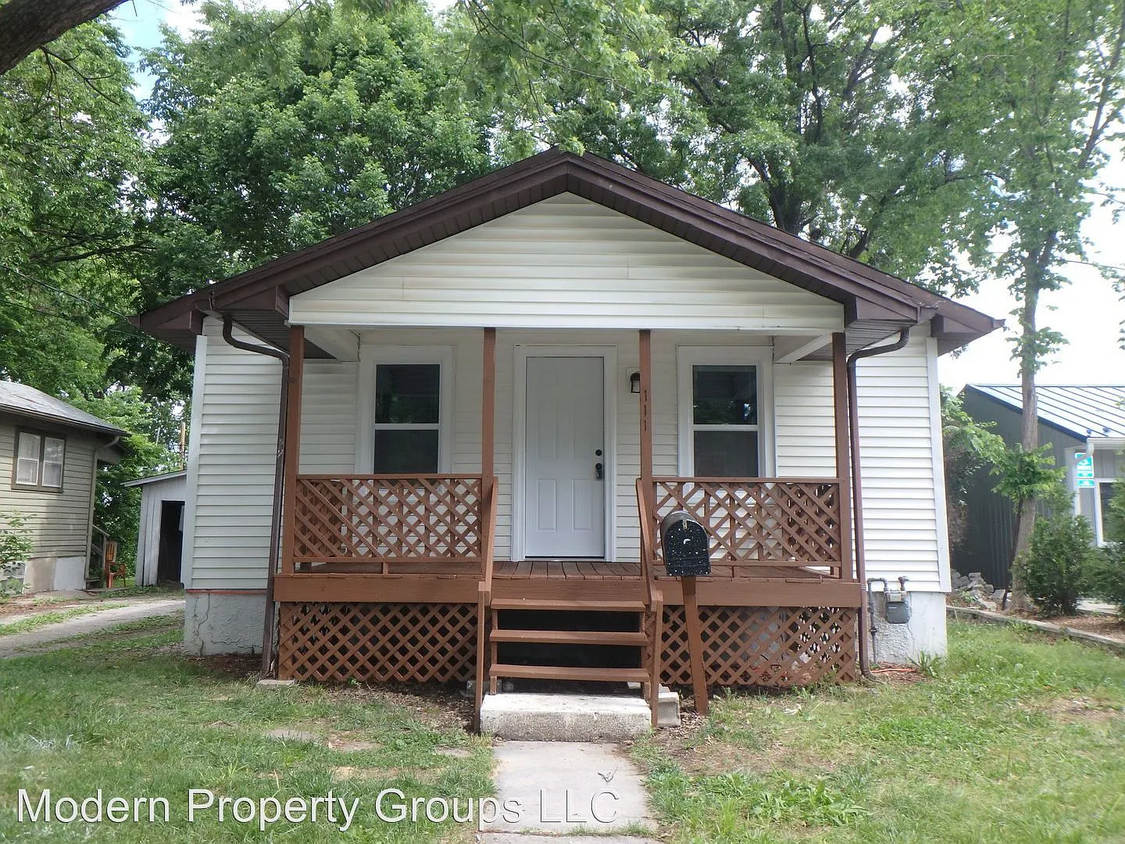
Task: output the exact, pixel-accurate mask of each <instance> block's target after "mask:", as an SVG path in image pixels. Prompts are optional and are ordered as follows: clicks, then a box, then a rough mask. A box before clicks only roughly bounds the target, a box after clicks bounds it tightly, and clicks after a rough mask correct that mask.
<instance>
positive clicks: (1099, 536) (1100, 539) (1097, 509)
mask: <svg viewBox="0 0 1125 844" xmlns="http://www.w3.org/2000/svg"><path fill="white" fill-rule="evenodd" d="M1119 480H1121V478H1104V477H1098V478H1094V489H1093V492H1094V544H1095V545H1097V546H1098V547H1099V548H1101V547H1103V546H1104V545H1105V544H1106V542H1107V541H1108V540H1107V539H1106V538H1105V525H1104V523H1103V519H1104V518H1105V514H1104V513H1103V512H1102V484H1106V485H1107V486H1110V487H1112V486H1113V485H1114V484H1115V483H1117V482H1118V481H1119Z"/></svg>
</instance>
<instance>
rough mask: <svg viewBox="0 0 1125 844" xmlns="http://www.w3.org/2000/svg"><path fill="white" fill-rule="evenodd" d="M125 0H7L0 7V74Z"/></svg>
mask: <svg viewBox="0 0 1125 844" xmlns="http://www.w3.org/2000/svg"><path fill="white" fill-rule="evenodd" d="M124 2H125V0H51V2H50V3H45V2H43V0H8V2H7V3H5V4H4V5H2V6H0V75H2V74H5V73H7V72H8V71H9V70H11V69H12V68H13V67H15V66H16V65H17V64H19V63H20V61H21V60H22V59H24V58H25V57H27V56H29V55H31V53H33V52H35V50H37V49H40V48H41V47H43V45H45V44H47V43H49V42H51V41H54V40H55V39H56V38H58V37H60V36H61V35H63V34H64V33H66V32H68V31H69V30H71V29H74V27H76V26H79V25H80V24H83V23H86V22H87V21H92V20H93V19H94V18H96V17H98V16H99V15H104V14H105V13H106V12H108V11H110V10H111V9H115V8H117V7H118V6H120V5H121V4H122V3H124Z"/></svg>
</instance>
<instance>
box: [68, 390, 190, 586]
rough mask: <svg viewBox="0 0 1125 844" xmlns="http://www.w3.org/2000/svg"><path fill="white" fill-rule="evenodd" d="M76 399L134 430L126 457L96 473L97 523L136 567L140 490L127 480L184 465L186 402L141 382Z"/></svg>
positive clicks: (124, 449) (123, 557)
mask: <svg viewBox="0 0 1125 844" xmlns="http://www.w3.org/2000/svg"><path fill="white" fill-rule="evenodd" d="M75 404H77V405H78V406H79V407H81V408H82V409H83V410H85V411H87V412H88V413H93V414H94V415H95V416H97V417H98V418H100V419H105V420H106V421H107V422H111V423H113V424H114V425H116V426H117V427H119V428H122V429H124V430H126V431H129V432H130V435H129V436H128V437H127V438H125V439H124V440H123V441H122V443H121V448H122V452H123V455H122V458H121V460H120V461H119V462H118V463H116V464H114V465H112V466H103V467H102V468H101V469H100V470H99V472H98V479H97V494H96V496H95V499H94V523H95V524H96V525H98V527H100V528H101V529H102V530H104V531H105V532H106V533H107V534H108V535H109V537H110V538H111V539H114V540H116V541H117V542H118V543H119V550H118V554H119V559H120V560H121V561H122V562H124V563H125V564H126V565H127V566H129V567H132V566H133V563H134V562H135V560H136V553H137V533H138V530H139V527H140V512H141V489H140V487H127V486H125V483H126V482H127V481H131V480H134V479H135V478H141V477H146V476H148V475H154V474H158V473H160V472H171V471H176V470H179V469H181V468H183V465H182V459H181V458H182V456H181V455H179V454H177V446H178V444H179V437H180V424H181V423H182V422H183V421H184V419H185V418H186V416H185V412H186V408H185V405H184V403H183V402H177V401H163V402H162V401H155V400H153V399H151V398H150V397H148V396H145V395H144V394H143V393H142V391H141V390H140V389H138V388H137V387H114V388H110V389H109V390H107V391H106V392H105V394H104V395H102V396H97V397H94V398H91V399H76V400H75Z"/></svg>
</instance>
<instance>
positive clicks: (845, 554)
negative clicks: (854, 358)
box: [832, 331, 861, 580]
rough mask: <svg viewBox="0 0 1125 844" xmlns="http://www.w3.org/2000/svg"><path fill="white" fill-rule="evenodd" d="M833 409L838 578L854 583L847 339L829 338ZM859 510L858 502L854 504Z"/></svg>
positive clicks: (835, 334) (841, 334)
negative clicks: (838, 536) (838, 542)
mask: <svg viewBox="0 0 1125 844" xmlns="http://www.w3.org/2000/svg"><path fill="white" fill-rule="evenodd" d="M832 409H833V426H834V430H835V433H836V479H837V481H838V482H839V484H840V577H841V579H843V580H854V579H855V572H854V569H853V565H852V492H851V469H850V463H849V461H848V456H849V451H848V449H849V444H848V443H849V439H848V345H847V335H846V334H844V332H842V331H838V332H836V333H834V334H833V335H832ZM855 506H856V507H859V506H861V505H860V502H858V501H857V502H855Z"/></svg>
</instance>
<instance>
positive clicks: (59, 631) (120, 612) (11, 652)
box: [0, 597, 184, 659]
mask: <svg viewBox="0 0 1125 844" xmlns="http://www.w3.org/2000/svg"><path fill="white" fill-rule="evenodd" d="M183 608H184V599H183V598H182V597H175V598H167V599H164V600H159V601H153V600H144V601H136V602H134V603H132V604H130V605H129V606H127V607H117V608H115V609H108V610H102V611H101V612H96V613H91V614H90V615H83V616H78V617H77V618H71V619H67V620H65V621H59V622H56V623H55V624H46V625H44V626H42V627H39V628H36V629H35V630H29V631H28V632H26V633H16V634H14V635H11V636H0V659H7V658H9V657H13V656H20V655H21V653H23V652H26V651H28V650H31V649H34V650H36V651H39V650H42V648H41V647H40V646H42V645H50V644H51V643H53V642H57V641H59V640H60V639H70V638H72V637H75V636H83V635H86V634H90V633H98V632H100V631H102V630H105V629H106V628H107V627H113V626H115V625H118V624H123V623H125V622H127V621H138V620H140V619H142V618H153V617H155V616H167V615H174V614H176V613H177V612H180V611H181V610H183Z"/></svg>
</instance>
